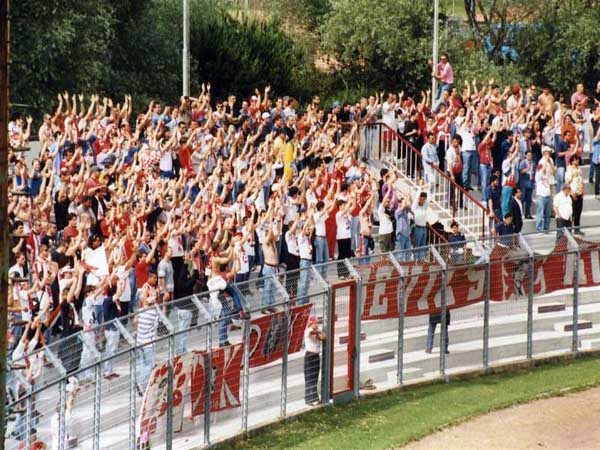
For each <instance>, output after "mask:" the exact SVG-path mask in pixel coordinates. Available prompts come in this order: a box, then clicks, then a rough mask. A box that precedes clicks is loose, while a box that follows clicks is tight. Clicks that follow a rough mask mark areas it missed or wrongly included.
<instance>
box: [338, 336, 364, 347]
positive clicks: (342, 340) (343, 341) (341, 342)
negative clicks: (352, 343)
mask: <svg viewBox="0 0 600 450" xmlns="http://www.w3.org/2000/svg"><path fill="white" fill-rule="evenodd" d="M365 339H367V333H360V340H361V341H364V340H365ZM349 340H350V338H349V337H348V336H347V335H346V336H340V345H343V344H347V343H348V341H349Z"/></svg>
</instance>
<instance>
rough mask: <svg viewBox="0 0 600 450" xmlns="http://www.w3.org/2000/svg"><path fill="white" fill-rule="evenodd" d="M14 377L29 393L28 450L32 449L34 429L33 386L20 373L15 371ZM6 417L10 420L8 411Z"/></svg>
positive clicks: (27, 401)
mask: <svg viewBox="0 0 600 450" xmlns="http://www.w3.org/2000/svg"><path fill="white" fill-rule="evenodd" d="M13 376H14V377H15V378H16V379H17V380H18V382H19V383H20V384H21V385H22V386H23V387H24V388H25V391H27V398H26V399H25V448H26V449H27V448H31V428H32V427H33V424H32V423H31V414H32V412H33V400H32V397H33V386H32V385H31V384H30V383H29V382H28V381H27V379H26V378H25V377H24V376H23V375H22V374H21V373H20V372H19V371H14V372H13ZM17 395H18V394H17ZM17 404H18V403H17ZM6 417H7V418H8V411H6ZM3 438H4V436H3Z"/></svg>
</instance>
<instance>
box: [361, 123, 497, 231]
mask: <svg viewBox="0 0 600 450" xmlns="http://www.w3.org/2000/svg"><path fill="white" fill-rule="evenodd" d="M386 137H388V139H389V138H390V137H391V141H387V142H386V139H385V138H386ZM360 154H361V155H363V156H365V157H366V156H368V157H370V159H371V161H372V166H373V167H375V168H381V167H384V166H386V165H395V166H397V167H398V168H399V169H400V174H399V176H400V186H401V188H402V187H408V188H410V189H411V190H412V191H413V195H414V194H415V192H416V191H417V189H418V188H419V185H418V179H420V178H423V164H422V158H421V152H420V151H419V150H417V149H416V148H415V147H414V146H413V145H412V144H410V143H409V142H408V141H407V140H405V139H404V138H403V137H402V136H400V134H398V133H397V132H396V131H395V130H392V129H391V128H390V127H388V126H387V125H385V124H383V123H378V124H375V125H371V126H369V129H366V128H363V129H362V130H361V139H360ZM451 193H453V197H454V199H456V200H454V201H451V200H453V199H452V198H451ZM429 200H430V202H429V205H430V209H431V212H432V217H431V219H430V220H429V223H430V224H431V223H434V222H435V221H439V222H440V223H441V224H442V225H443V226H444V228H445V229H446V230H449V229H450V223H451V222H452V221H456V222H457V223H458V225H459V227H460V229H461V231H462V232H463V234H464V235H465V237H466V238H467V239H478V238H482V237H485V236H486V235H487V234H488V231H489V230H488V224H487V223H488V217H487V209H486V207H485V206H484V205H483V204H482V203H481V202H480V200H479V199H478V198H476V197H474V196H473V195H472V194H471V193H470V192H467V191H466V190H465V189H463V188H462V187H461V186H459V185H458V184H456V183H455V182H454V181H452V180H451V179H450V177H449V176H448V175H446V173H444V172H442V171H441V170H440V169H439V168H437V167H434V180H433V181H432V182H431V183H430V188H429Z"/></svg>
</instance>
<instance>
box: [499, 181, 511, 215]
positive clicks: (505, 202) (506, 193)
mask: <svg viewBox="0 0 600 450" xmlns="http://www.w3.org/2000/svg"><path fill="white" fill-rule="evenodd" d="M512 192H513V188H512V187H510V186H502V200H501V205H502V217H499V219H502V218H504V216H505V215H506V214H508V209H509V207H510V197H511V196H512Z"/></svg>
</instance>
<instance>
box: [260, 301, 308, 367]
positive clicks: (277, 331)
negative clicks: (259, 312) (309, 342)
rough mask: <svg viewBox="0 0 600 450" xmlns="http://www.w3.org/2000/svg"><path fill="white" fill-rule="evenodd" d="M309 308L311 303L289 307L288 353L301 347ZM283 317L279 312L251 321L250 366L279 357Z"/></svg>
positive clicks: (266, 362)
mask: <svg viewBox="0 0 600 450" xmlns="http://www.w3.org/2000/svg"><path fill="white" fill-rule="evenodd" d="M311 308H312V305H311V304H306V305H302V306H296V307H294V308H290V327H289V330H288V354H292V353H296V352H299V351H300V350H301V349H302V339H303V337H304V330H305V329H306V324H307V323H308V317H309V315H310V310H311ZM284 319H285V317H284V313H283V312H279V313H276V314H271V315H270V316H264V317H260V318H258V319H253V320H252V321H251V327H250V367H257V366H263V365H265V364H269V363H271V362H273V361H275V360H277V359H279V358H281V356H282V354H283V330H284V324H285V323H284Z"/></svg>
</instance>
